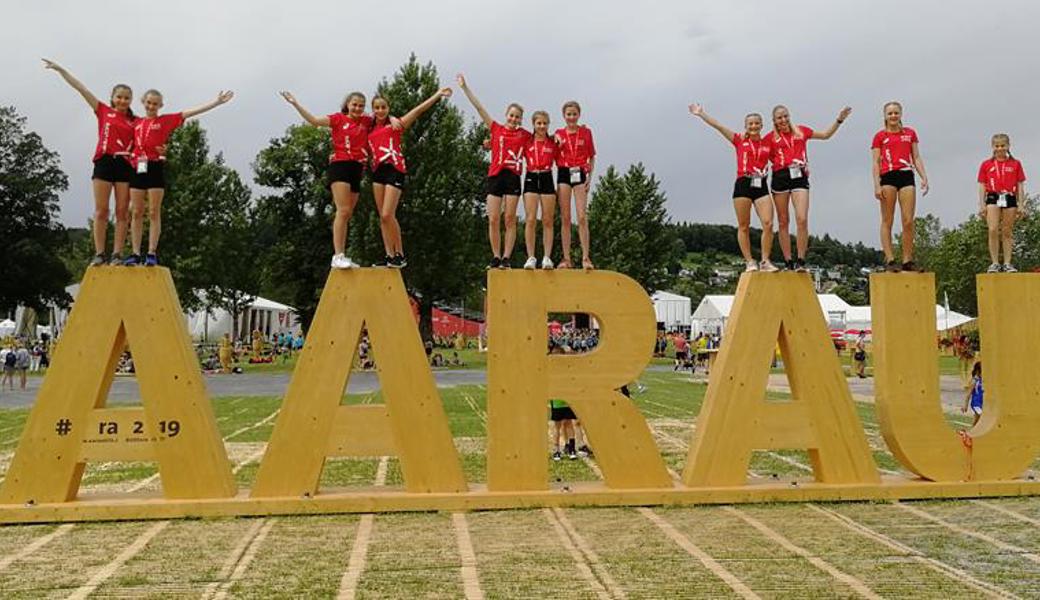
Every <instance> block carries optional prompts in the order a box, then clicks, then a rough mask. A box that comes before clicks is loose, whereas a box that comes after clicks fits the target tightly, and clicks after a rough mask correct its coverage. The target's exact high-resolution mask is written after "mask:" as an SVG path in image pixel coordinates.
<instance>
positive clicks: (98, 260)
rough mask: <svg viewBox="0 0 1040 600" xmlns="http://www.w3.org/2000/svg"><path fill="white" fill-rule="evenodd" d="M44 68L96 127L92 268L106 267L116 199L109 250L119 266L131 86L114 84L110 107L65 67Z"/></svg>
mask: <svg viewBox="0 0 1040 600" xmlns="http://www.w3.org/2000/svg"><path fill="white" fill-rule="evenodd" d="M43 65H44V68H47V69H51V70H52V71H55V72H57V73H58V75H60V76H61V78H62V79H64V80H65V82H66V83H68V84H69V85H70V86H72V89H74V90H76V91H77V92H79V95H80V96H82V97H83V99H84V100H85V101H86V102H87V106H89V107H90V110H92V111H93V112H94V115H95V116H96V117H97V123H98V142H97V146H96V148H95V150H94V158H93V161H94V173H93V175H92V176H91V179H92V180H93V188H94V224H93V233H94V258H93V259H91V261H90V264H91V266H98V265H102V264H105V262H106V258H105V237H106V234H107V232H108V215H109V209H108V206H109V205H108V199H109V197H110V196H115V204H116V225H115V239H114V240H113V241H114V242H115V243H114V244H113V249H112V259H111V262H112V264H121V263H122V251H123V246H124V245H125V244H126V228H127V224H128V221H129V210H128V209H129V205H130V176H131V175H132V173H133V168H132V167H131V166H130V152H131V147H132V145H133V141H134V120H135V117H134V113H133V111H132V110H130V102H131V101H132V100H133V91H132V90H131V89H130V86H128V85H125V84H121V83H120V84H117V85H116V86H115V87H113V88H112V95H111V97H110V99H109V103H108V104H105V103H104V102H101V101H100V100H98V99H97V96H95V95H94V94H93V93H92V92H91V91H90V90H88V89H87V87H86V86H85V85H83V84H82V83H80V81H79V80H78V79H76V78H75V77H73V75H72V74H71V73H69V72H68V71H67V70H66V69H65V67H62V66H61V65H59V64H58V63H56V62H54V61H50V60H47V59H43Z"/></svg>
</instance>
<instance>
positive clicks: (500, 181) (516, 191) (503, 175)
mask: <svg viewBox="0 0 1040 600" xmlns="http://www.w3.org/2000/svg"><path fill="white" fill-rule="evenodd" d="M487 194H488V195H489V196H519V195H520V176H519V175H517V174H516V173H514V172H512V171H510V170H509V169H502V170H501V171H499V172H498V175H492V176H490V177H488V178H487Z"/></svg>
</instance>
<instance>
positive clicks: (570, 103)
mask: <svg viewBox="0 0 1040 600" xmlns="http://www.w3.org/2000/svg"><path fill="white" fill-rule="evenodd" d="M572 106H573V107H574V108H575V109H576V110H577V111H578V114H579V115H580V114H581V105H580V104H578V101H577V100H568V101H566V102H564V103H563V108H561V109H560V112H561V113H565V112H567V109H568V108H570V107H572Z"/></svg>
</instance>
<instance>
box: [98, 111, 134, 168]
mask: <svg viewBox="0 0 1040 600" xmlns="http://www.w3.org/2000/svg"><path fill="white" fill-rule="evenodd" d="M94 114H95V115H96V116H97V123H98V142H97V147H96V148H95V149H94V158H93V159H92V160H97V159H99V158H101V157H102V156H104V155H106V154H109V155H112V156H124V157H129V156H130V152H131V150H132V149H133V145H134V118H133V117H131V116H130V115H128V114H126V113H121V112H118V111H116V110H115V109H113V108H112V107H111V106H109V105H107V104H105V103H104V102H98V103H97V106H96V107H94Z"/></svg>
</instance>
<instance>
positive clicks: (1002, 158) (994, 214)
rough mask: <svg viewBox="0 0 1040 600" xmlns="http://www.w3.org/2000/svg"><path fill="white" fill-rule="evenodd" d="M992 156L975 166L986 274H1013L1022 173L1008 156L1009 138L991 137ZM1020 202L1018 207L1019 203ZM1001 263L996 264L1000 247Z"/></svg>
mask: <svg viewBox="0 0 1040 600" xmlns="http://www.w3.org/2000/svg"><path fill="white" fill-rule="evenodd" d="M992 144H993V156H992V158H989V159H988V160H985V161H983V163H982V165H981V166H980V167H979V177H978V180H979V216H980V217H982V218H983V219H985V220H986V224H987V226H988V228H989V258H990V265H989V269H987V271H988V272H990V273H999V272H1000V271H1004V272H1005V273H1014V272H1015V271H1017V270H1018V269H1016V268H1015V267H1014V265H1012V264H1011V246H1012V240H1011V233H1012V231H1011V230H1012V228H1013V227H1014V225H1015V221H1016V220H1018V219H1019V218H1020V217H1022V216H1024V215H1025V198H1026V192H1025V181H1026V173H1025V170H1023V169H1022V163H1020V162H1018V159H1016V158H1014V157H1013V156H1011V138H1010V137H1009V136H1008V134H1006V133H998V134H996V135H994V136H993V140H992ZM1020 202H1021V204H1019V203H1020ZM1001 242H1003V246H1004V264H1003V265H1001V264H1000V246H1001Z"/></svg>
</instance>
